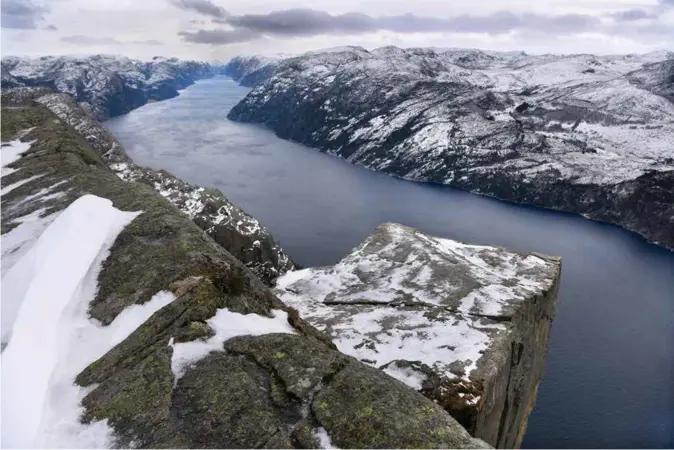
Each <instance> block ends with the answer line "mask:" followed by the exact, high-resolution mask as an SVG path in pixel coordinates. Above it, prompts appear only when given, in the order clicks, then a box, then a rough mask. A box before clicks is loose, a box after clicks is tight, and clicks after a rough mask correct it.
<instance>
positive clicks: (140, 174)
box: [2, 88, 295, 284]
mask: <svg viewBox="0 0 674 450" xmlns="http://www.w3.org/2000/svg"><path fill="white" fill-rule="evenodd" d="M2 99H3V104H6V105H12V104H22V103H26V102H28V101H30V100H35V101H36V102H38V103H41V104H43V105H45V106H46V107H47V108H49V110H50V111H51V112H53V113H54V114H55V115H56V116H58V117H59V118H60V119H61V120H63V121H64V122H65V123H66V124H68V125H69V126H71V127H72V128H73V129H74V130H76V131H77V132H78V133H79V134H80V135H82V136H83V137H84V138H85V139H86V140H87V142H88V143H89V145H91V147H92V148H94V149H95V150H96V152H97V153H98V154H99V155H100V156H101V157H102V159H103V160H104V161H105V163H106V164H107V165H108V167H110V168H111V169H112V170H113V171H114V172H115V173H116V174H117V175H118V176H119V177H120V178H121V179H123V180H125V181H135V182H140V183H143V184H146V185H148V186H150V187H152V188H153V189H154V190H155V192H157V193H159V194H160V195H161V196H163V197H165V198H167V199H169V200H170V201H171V203H173V204H174V205H175V206H176V207H178V209H180V210H181V211H182V212H183V213H184V214H186V215H187V216H188V217H189V218H191V219H192V220H193V221H194V222H195V223H196V224H197V225H198V226H199V227H200V228H201V229H202V230H204V231H206V232H207V233H208V235H209V236H211V237H212V238H213V239H214V240H215V241H216V242H217V243H219V244H220V245H222V246H223V247H224V248H225V249H226V250H227V251H228V252H230V253H231V254H232V255H234V256H235V257H236V258H237V259H238V260H239V261H241V262H243V263H244V264H246V266H247V267H248V268H249V269H251V270H252V271H253V272H254V273H255V274H256V275H258V276H259V277H260V278H261V279H262V280H264V281H265V282H267V283H268V284H273V282H274V280H275V279H276V277H277V276H278V275H280V274H282V273H284V272H286V271H288V270H291V269H292V268H294V267H295V266H294V263H293V262H292V260H291V259H290V258H289V257H288V256H287V255H286V254H285V252H284V251H283V249H281V248H280V246H279V245H278V244H277V243H276V242H275V241H274V238H273V236H272V235H271V234H270V233H269V232H268V231H267V229H266V228H265V227H264V226H263V225H261V224H260V223H259V221H258V220H257V219H255V218H254V217H251V216H250V215H248V214H246V213H245V212H244V211H243V210H242V209H241V208H239V207H238V206H236V205H234V204H232V203H231V202H230V201H229V200H227V198H226V197H225V196H224V195H223V194H222V192H220V191H218V190H217V189H205V188H203V187H199V186H195V185H191V184H188V183H185V182H184V181H182V180H180V179H179V178H176V177H174V176H173V175H171V174H170V173H168V172H166V171H154V170H151V169H148V168H145V167H140V166H138V165H136V164H135V163H134V162H133V161H132V160H131V158H129V156H128V155H127V154H126V152H125V151H124V149H123V148H122V146H121V145H120V144H119V142H117V140H116V139H115V138H114V137H113V136H112V135H111V134H110V133H109V132H108V131H107V130H106V129H105V128H103V127H102V126H101V125H100V124H99V123H98V122H97V121H96V120H94V119H93V118H91V117H90V116H89V115H88V114H86V113H85V111H83V110H82V108H81V107H80V106H79V105H78V104H77V103H76V102H75V101H74V99H73V98H72V97H71V96H70V95H68V94H54V93H49V92H47V91H45V90H44V89H36V88H18V89H12V90H9V91H7V92H5V93H4V94H3V97H2Z"/></svg>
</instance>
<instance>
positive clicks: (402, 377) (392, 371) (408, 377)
mask: <svg viewBox="0 0 674 450" xmlns="http://www.w3.org/2000/svg"><path fill="white" fill-rule="evenodd" d="M384 372H386V373H387V374H389V375H390V376H392V377H393V378H395V379H396V380H398V381H401V382H403V383H405V384H406V385H408V386H409V387H411V388H412V389H414V390H416V391H419V390H421V388H422V387H423V384H424V381H426V378H427V377H426V375H425V374H423V373H421V372H419V371H418V370H414V369H413V368H411V367H401V366H399V365H398V363H396V362H394V363H391V364H389V365H388V366H387V367H386V368H385V369H384Z"/></svg>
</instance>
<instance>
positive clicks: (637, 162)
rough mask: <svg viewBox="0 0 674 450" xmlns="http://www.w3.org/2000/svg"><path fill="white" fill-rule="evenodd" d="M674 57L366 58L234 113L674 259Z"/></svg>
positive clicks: (377, 54)
mask: <svg viewBox="0 0 674 450" xmlns="http://www.w3.org/2000/svg"><path fill="white" fill-rule="evenodd" d="M673 61H674V57H673V54H672V53H668V52H654V53H651V54H647V55H625V56H593V55H543V56H531V55H526V54H522V53H499V52H481V51H478V50H447V51H436V50H432V49H399V48H396V47H385V48H380V49H376V50H373V51H371V52H370V51H367V50H364V49H362V48H359V47H352V48H342V49H338V50H337V51H330V52H314V53H309V54H306V55H302V56H298V57H293V58H287V59H284V60H281V61H279V62H277V63H275V65H274V69H273V71H270V73H273V75H272V76H271V77H270V78H268V79H266V80H265V81H264V82H262V83H260V84H258V85H257V86H256V87H255V88H254V89H253V90H252V91H251V92H250V93H249V95H248V96H247V97H246V98H245V99H243V100H242V101H241V102H240V103H239V104H238V105H236V106H235V107H234V108H233V109H232V110H231V112H230V113H229V116H228V117H229V118H230V119H233V120H237V121H242V122H254V123H261V124H264V125H265V126H268V127H269V128H271V129H272V130H274V131H275V132H276V133H277V134H278V135H279V136H280V137H282V138H285V139H291V140H293V141H297V142H301V143H304V144H307V145H309V146H312V147H315V148H318V149H320V150H322V151H325V152H328V153H330V154H333V155H337V156H339V157H342V158H344V159H346V160H348V161H349V162H352V163H354V164H359V165H362V166H365V167H368V168H371V169H373V170H378V171H382V172H384V173H387V174H390V175H394V176H397V177H401V178H405V179H411V180H417V181H427V182H434V183H441V184H448V185H451V186H455V187H458V188H461V189H465V190H468V191H471V192H475V193H478V194H483V195H489V196H494V197H497V198H500V199H504V200H509V201H512V202H518V203H526V204H531V205H535V206H540V207H545V208H552V209H558V210H563V211H569V212H573V213H578V214H583V215H585V216H586V217H588V218H591V219H595V220H600V221H606V222H610V223H614V224H617V225H620V226H622V227H624V228H626V229H628V230H631V231H634V232H637V233H639V234H641V235H643V236H644V237H646V238H647V239H649V240H651V241H653V242H656V243H659V244H661V245H663V246H665V247H667V248H670V249H674V233H673V232H672V230H674V219H673V218H674V195H673V194H674V147H672V145H671V142H674V103H673V101H672V89H674V78H673V76H674V72H673V71H672V70H674V65H673Z"/></svg>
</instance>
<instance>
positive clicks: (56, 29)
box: [44, 25, 58, 31]
mask: <svg viewBox="0 0 674 450" xmlns="http://www.w3.org/2000/svg"><path fill="white" fill-rule="evenodd" d="M44 29H45V30H47V31H58V28H56V27H55V26H54V25H47V26H46V27H44Z"/></svg>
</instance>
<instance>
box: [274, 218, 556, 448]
mask: <svg viewBox="0 0 674 450" xmlns="http://www.w3.org/2000/svg"><path fill="white" fill-rule="evenodd" d="M560 268H561V264H560V260H559V259H558V258H554V257H549V256H544V255H540V254H521V253H515V252H511V251H507V250H504V249H501V248H496V247H485V246H474V245H466V244H462V243H459V242H456V241H451V240H447V239H440V238H435V237H432V236H428V235H425V234H423V233H421V232H419V231H417V230H414V229H411V228H407V227H404V226H402V225H397V224H384V225H381V226H379V227H378V228H377V229H376V230H375V231H374V233H373V234H372V235H370V236H369V237H368V238H367V239H365V240H364V241H363V242H362V243H361V244H360V245H359V246H358V247H356V248H355V249H353V251H352V252H351V253H350V254H349V255H347V256H346V257H345V258H344V259H342V260H341V261H340V262H339V263H338V264H336V265H335V266H331V267H324V268H312V269H305V270H300V271H296V272H289V273H288V274H286V275H285V276H283V277H281V278H280V279H279V281H278V288H277V290H276V293H277V295H279V298H281V299H282V300H283V301H284V302H285V303H286V304H287V305H289V306H292V307H294V308H296V309H297V310H298V311H299V312H300V315H301V316H302V317H303V318H305V319H306V320H307V321H308V322H309V323H311V324H312V325H314V326H316V327H317V328H318V329H319V330H321V331H324V332H325V333H326V334H327V335H329V336H330V337H331V338H332V339H333V340H334V342H335V344H336V345H337V348H338V349H339V350H340V351H342V352H343V353H346V354H348V355H351V356H353V357H355V358H358V359H360V360H361V361H363V362H365V363H367V364H370V365H372V366H373V367H378V368H380V369H382V370H383V371H384V372H386V373H388V374H389V375H391V376H393V377H395V378H397V379H399V380H401V381H402V382H404V383H406V384H407V385H408V386H410V387H412V388H413V389H415V390H417V391H419V392H421V393H423V394H424V395H425V396H427V397H428V398H430V399H432V400H433V401H434V402H435V403H436V404H438V405H440V406H442V407H444V408H445V409H446V410H447V411H448V412H449V413H450V414H452V416H454V418H456V419H457V420H458V421H459V422H460V423H461V424H462V425H463V426H464V427H466V429H467V430H468V431H469V432H470V433H471V434H472V435H474V436H475V437H478V438H480V439H483V440H484V441H486V442H488V443H489V444H491V445H493V446H494V447H498V448H512V447H519V445H520V444H521V442H522V438H523V437H524V432H525V430H526V424H527V417H528V415H529V413H530V412H531V410H532V408H533V407H534V404H535V401H536V392H537V388H538V384H539V382H540V381H541V378H542V377H543V373H544V369H545V360H546V355H547V348H548V339H549V335H550V327H551V322H552V320H553V317H554V314H555V306H556V299H557V289H558V283H559V275H560Z"/></svg>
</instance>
